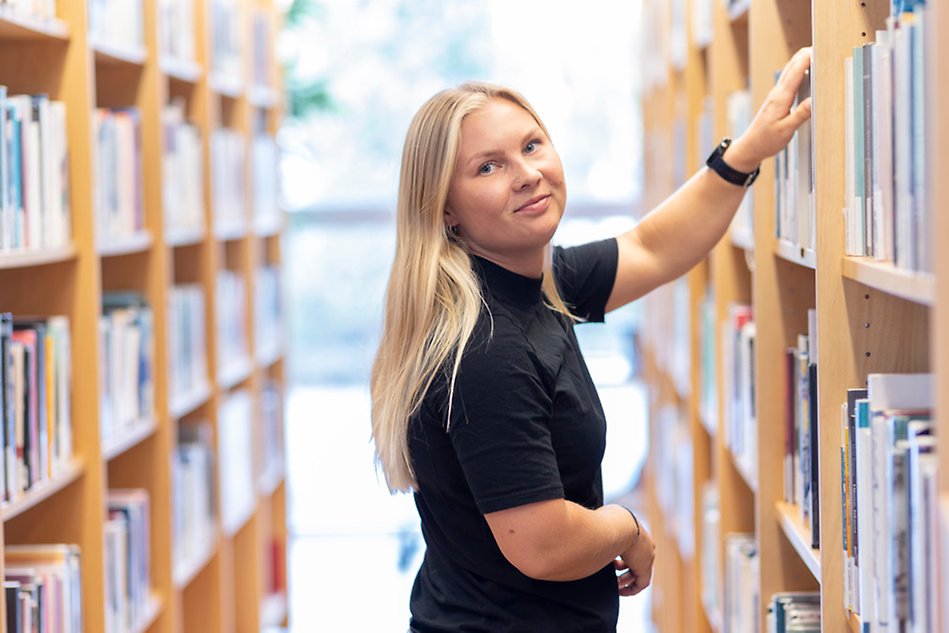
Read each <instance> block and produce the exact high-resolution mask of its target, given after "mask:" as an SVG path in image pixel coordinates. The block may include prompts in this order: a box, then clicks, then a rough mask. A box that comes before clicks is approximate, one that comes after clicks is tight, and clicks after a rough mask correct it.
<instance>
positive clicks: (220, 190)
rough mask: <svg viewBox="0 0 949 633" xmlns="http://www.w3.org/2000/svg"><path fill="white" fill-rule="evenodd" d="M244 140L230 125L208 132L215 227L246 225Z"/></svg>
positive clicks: (238, 227)
mask: <svg viewBox="0 0 949 633" xmlns="http://www.w3.org/2000/svg"><path fill="white" fill-rule="evenodd" d="M246 156H247V144H246V141H245V140H244V137H243V135H242V134H241V133H240V132H239V131H237V130H233V129H229V128H219V129H216V130H214V131H213V132H212V133H211V193H212V194H213V196H214V225H215V229H216V230H218V231H221V230H223V231H230V230H233V229H246V226H247V206H246V198H247V196H246V193H247V191H246V185H245V183H246V166H245V161H246Z"/></svg>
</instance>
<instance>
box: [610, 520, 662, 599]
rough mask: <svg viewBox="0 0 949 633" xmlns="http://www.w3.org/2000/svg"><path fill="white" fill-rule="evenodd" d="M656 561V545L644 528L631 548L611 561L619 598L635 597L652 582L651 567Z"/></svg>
mask: <svg viewBox="0 0 949 633" xmlns="http://www.w3.org/2000/svg"><path fill="white" fill-rule="evenodd" d="M655 560H656V543H655V541H653V540H652V536H651V535H650V534H649V532H648V531H647V530H646V528H645V527H642V528H641V529H640V533H639V537H638V538H637V539H636V542H635V543H633V546H632V547H630V548H629V549H628V550H627V551H625V552H623V553H622V554H621V555H620V557H619V558H617V559H616V560H615V561H613V567H615V568H616V571H618V572H622V573H620V574H619V575H617V576H616V587H617V589H618V590H619V595H621V596H635V595H636V594H637V593H639V592H640V591H642V590H643V589H645V588H646V587H648V586H649V583H650V582H651V581H652V565H653V562H654V561H655Z"/></svg>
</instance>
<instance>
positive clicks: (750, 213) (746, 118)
mask: <svg viewBox="0 0 949 633" xmlns="http://www.w3.org/2000/svg"><path fill="white" fill-rule="evenodd" d="M726 109H727V111H728V127H729V131H730V135H731V138H738V137H739V136H741V135H742V134H744V133H745V130H746V129H748V125H749V124H750V123H751V119H752V116H754V109H753V105H752V100H751V89H750V88H745V89H744V90H736V91H735V92H733V93H731V94H729V95H728V100H727V105H726ZM708 151H711V150H708ZM703 163H704V161H703ZM753 202H754V201H753V198H752V196H750V195H748V193H747V192H746V193H745V196H744V197H743V198H742V200H741V204H740V205H739V206H738V211H737V212H736V213H735V216H734V217H733V218H732V223H731V228H730V229H729V230H730V231H732V232H733V233H738V234H741V235H745V236H749V237H750V238H751V240H750V241H752V242H753V241H754V234H755V232H754V206H753Z"/></svg>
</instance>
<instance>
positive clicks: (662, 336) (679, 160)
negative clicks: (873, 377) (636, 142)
mask: <svg viewBox="0 0 949 633" xmlns="http://www.w3.org/2000/svg"><path fill="white" fill-rule="evenodd" d="M643 4H644V14H643V15H644V19H643V25H644V38H645V39H646V40H647V41H646V46H648V47H649V48H648V50H650V51H651V53H650V55H649V56H648V59H646V60H645V61H644V65H643V76H644V78H645V87H644V90H643V118H644V130H645V151H646V155H645V160H644V162H645V178H644V182H645V191H644V202H645V204H644V205H643V208H644V209H651V208H653V207H654V206H656V205H657V204H658V203H660V202H661V201H662V200H663V199H664V198H665V197H666V196H668V195H669V194H671V193H672V191H673V190H674V189H675V188H676V186H677V185H678V184H679V182H677V178H676V177H675V174H676V172H677V171H678V170H681V165H682V164H683V163H684V164H685V165H687V172H686V176H691V175H692V174H693V173H695V172H696V171H697V170H698V169H700V168H702V161H703V160H704V157H705V156H707V155H708V153H709V152H710V151H711V150H712V149H713V146H714V144H715V143H717V142H718V141H719V140H720V139H721V138H722V137H725V136H732V130H731V129H730V125H729V119H728V103H727V99H728V95H729V94H730V93H732V92H734V91H736V90H741V89H750V93H751V101H752V113H754V112H756V111H757V109H758V108H759V107H760V106H761V104H762V103H763V101H764V99H765V97H766V96H767V94H768V92H769V91H770V90H771V88H772V87H773V86H774V83H775V72H776V71H779V70H780V69H781V68H782V67H783V66H784V64H785V63H786V62H787V60H788V59H790V57H791V56H792V55H793V53H794V52H795V51H796V50H798V49H799V48H801V47H803V46H812V47H813V66H812V76H813V81H812V94H813V95H814V97H813V135H814V136H813V143H814V145H815V147H816V151H815V166H814V167H815V169H814V171H815V177H814V183H815V193H814V196H815V203H816V205H815V206H816V218H817V219H816V223H817V224H816V244H815V245H814V248H812V249H811V248H802V247H800V246H798V245H796V244H791V243H790V242H787V241H785V240H779V239H777V238H776V236H775V235H776V226H775V224H776V220H775V208H776V206H775V205H776V199H775V198H776V196H775V161H774V160H767V161H765V162H764V163H763V164H762V166H761V174H760V176H759V178H758V181H757V183H756V184H755V185H754V187H753V188H752V189H751V191H750V192H749V193H748V194H747V195H749V196H752V201H753V202H752V204H753V218H754V227H753V235H752V236H751V243H749V236H748V235H744V237H743V238H742V239H732V237H731V236H729V235H726V236H725V238H724V239H723V240H722V241H721V242H720V243H719V244H718V245H717V246H716V247H715V249H714V250H713V251H712V252H711V253H710V255H709V257H708V258H707V259H706V260H705V261H703V262H702V263H700V264H699V265H698V266H697V267H696V268H695V269H694V270H693V271H691V272H690V273H689V274H688V275H687V277H686V280H685V281H681V280H680V281H678V282H673V284H670V286H672V287H675V286H676V285H677V284H687V286H688V301H687V302H685V303H683V302H682V301H676V300H675V298H674V295H675V291H673V290H670V288H662V289H659V290H657V291H656V292H655V293H653V295H651V296H650V297H647V299H646V301H647V309H646V312H647V316H646V319H645V325H644V331H643V340H644V345H643V350H644V368H645V370H644V373H645V377H646V380H647V382H648V384H649V390H650V394H651V397H650V401H649V402H650V417H651V421H650V425H651V426H650V430H651V435H650V437H651V445H650V461H649V465H648V468H647V483H648V495H647V498H648V500H649V508H648V509H649V513H650V516H649V519H650V524H651V527H652V529H653V531H654V532H655V536H656V541H657V543H658V551H657V571H656V574H655V579H654V589H655V590H654V593H653V600H654V609H653V614H654V619H655V621H656V625H657V628H658V630H660V631H662V632H664V633H668V632H674V633H678V632H685V631H689V632H691V631H714V630H721V629H720V627H721V626H723V623H722V621H721V617H722V614H721V613H718V612H716V609H715V608H714V605H709V604H707V603H706V601H704V600H703V596H704V595H706V594H707V593H712V594H714V590H715V588H714V587H709V586H708V580H709V579H708V576H707V575H706V574H704V573H703V569H702V565H701V564H700V563H696V561H697V560H699V559H700V557H701V556H702V555H703V554H702V552H703V550H704V549H705V545H703V538H705V535H704V534H703V524H702V511H703V509H702V503H701V500H700V495H701V491H702V489H703V486H710V487H711V489H712V490H714V491H715V493H716V495H717V498H718V507H719V515H720V524H719V529H718V538H719V539H720V540H721V542H719V543H718V544H717V552H718V561H717V563H718V567H717V568H716V569H714V570H713V571H714V573H713V577H714V580H713V581H714V583H715V584H717V589H718V591H719V594H720V592H721V587H722V585H723V576H724V569H723V567H722V562H723V561H724V536H725V535H726V534H729V533H735V532H738V533H746V534H750V535H753V536H754V539H755V544H756V546H757V551H758V555H759V564H760V578H759V579H758V593H759V595H760V605H761V606H760V611H759V614H758V616H759V626H760V628H761V630H765V628H764V627H765V617H766V612H767V608H768V604H769V599H770V597H771V595H772V594H774V593H777V592H781V591H819V592H820V594H821V613H822V630H823V631H828V632H831V633H843V632H852V633H858V630H859V626H860V624H859V622H858V620H857V618H856V617H855V616H853V615H852V614H851V613H850V612H849V610H848V608H847V605H846V602H845V595H844V566H845V556H844V552H843V551H842V547H841V545H840V543H841V542H842V538H843V533H842V529H843V528H842V516H841V505H842V499H841V481H840V449H841V437H840V426H839V423H838V421H839V419H840V405H841V402H843V401H845V400H846V390H847V389H848V388H856V387H861V386H864V385H865V384H866V380H867V376H868V375H869V374H871V373H879V372H886V373H911V372H934V373H935V375H936V383H937V398H936V411H935V416H936V420H937V435H938V436H940V437H942V438H945V437H946V436H949V414H947V411H949V307H947V306H949V249H947V248H945V247H943V246H942V242H944V241H945V240H946V239H949V220H947V216H946V214H945V213H940V212H938V211H936V210H939V209H942V208H944V207H945V206H946V205H949V168H947V166H946V165H947V161H946V156H945V153H946V151H945V149H944V148H945V147H947V146H949V124H947V123H946V121H945V120H943V119H944V117H940V116H938V115H936V114H935V113H940V112H943V111H945V110H946V108H947V107H949V88H947V86H946V82H945V81H943V79H944V77H945V75H946V72H947V71H949V63H947V62H946V59H949V49H947V44H946V43H945V38H940V36H938V35H936V36H934V37H932V40H931V41H930V42H928V44H929V45H930V48H929V50H928V53H927V55H928V57H927V65H928V69H927V72H928V73H929V80H928V85H927V91H928V93H929V97H928V102H927V107H928V108H929V109H930V112H932V113H934V115H933V116H931V117H930V118H929V122H928V125H929V126H930V127H929V128H928V130H929V131H928V135H929V136H930V138H931V139H932V140H931V142H930V143H929V147H930V152H931V154H930V156H929V159H928V165H929V166H930V172H929V173H928V175H927V177H928V185H929V187H930V206H931V207H932V209H933V210H934V212H933V213H932V216H933V218H934V223H935V225H934V227H933V231H932V234H933V235H932V237H931V239H933V242H932V244H933V246H932V249H931V250H932V252H933V253H934V257H935V263H934V271H935V272H934V273H932V274H913V273H907V272H904V271H901V270H898V269H896V268H894V267H893V266H892V265H889V264H881V263H876V262H871V261H869V260H868V259H867V258H852V257H845V249H844V243H845V221H844V215H843V214H842V213H841V208H842V207H843V205H844V200H845V185H846V182H845V169H844V164H845V139H844V129H845V126H846V121H845V110H844V108H843V107H842V104H843V103H844V98H845V95H844V85H845V84H844V60H845V58H847V57H850V56H851V55H852V54H853V49H854V47H855V46H859V45H862V44H864V43H867V42H870V41H873V40H874V39H875V37H874V36H875V31H876V30H879V29H885V28H886V18H887V17H888V16H889V13H890V9H891V3H889V2H887V1H886V0H867V1H866V2H851V3H847V2H843V3H842V2H836V1H834V0H814V1H813V2H807V3H800V2H796V1H794V0H754V1H753V2H735V3H733V4H734V6H735V7H736V8H735V9H734V10H733V11H731V12H730V11H729V9H728V7H727V4H728V3H727V2H724V1H723V0H682V2H672V3H670V2H663V1H661V0H644V3H643ZM677 4H678V5H682V4H684V5H685V7H686V9H685V10H686V17H685V20H684V21H683V22H682V23H681V24H677V23H676V20H677V18H676V11H677V9H676V8H675V6H674V5H677ZM699 4H702V5H710V8H709V7H708V6H705V7H704V8H706V9H708V10H709V11H710V12H711V15H712V23H711V29H710V32H711V37H710V38H709V37H708V36H707V34H706V33H704V32H690V31H692V29H693V27H694V26H695V23H693V21H692V19H691V18H692V13H691V12H692V11H695V10H696V7H697V6H698V5H699ZM927 11H928V16H927V18H926V19H927V20H928V23H927V30H928V31H929V33H942V32H944V31H945V30H946V29H949V9H947V8H946V7H945V6H942V5H940V4H938V3H936V4H932V5H931V6H929V7H927ZM682 29H685V30H686V32H690V34H689V36H688V37H687V42H688V43H687V48H686V50H687V54H686V55H685V56H684V60H685V62H684V66H683V65H682V64H681V63H678V62H677V61H676V59H675V57H676V46H677V42H680V39H679V38H680V37H681V35H680V33H679V31H681V30H682ZM930 62H931V63H930ZM706 100H707V101H706ZM680 101H683V102H685V103H687V104H688V106H687V107H685V108H682V107H677V102H680ZM705 102H707V103H709V104H710V107H711V119H712V124H711V130H712V132H711V134H709V133H708V131H707V128H703V125H706V126H707V124H703V123H701V121H702V120H703V118H704V117H708V116H709V115H708V113H706V114H702V113H703V105H702V104H703V103H705ZM683 125H684V126H685V129H686V131H687V132H686V138H685V139H684V140H682V139H679V138H678V136H677V135H678V132H677V130H680V129H681V128H682V126H683ZM683 154H684V155H683ZM696 214H701V209H696ZM709 297H710V298H711V299H709ZM709 300H710V301H713V302H714V309H713V313H714V317H713V318H712V319H711V321H712V327H711V333H712V334H711V335H712V336H713V337H714V344H713V345H712V347H711V348H710V349H713V350H714V352H713V354H714V363H712V364H711V366H712V367H713V368H714V371H713V374H714V378H716V381H715V382H716V394H717V419H716V420H711V428H708V425H703V423H702V419H703V418H704V417H710V416H711V415H713V412H710V411H708V409H707V408H706V407H705V405H704V404H703V398H704V397H705V396H704V393H703V388H704V387H703V380H704V378H703V371H702V368H701V367H700V365H702V362H703V361H702V353H703V352H702V348H703V345H704V343H703V337H704V336H708V333H707V332H705V333H703V328H702V327H700V326H699V325H697V324H700V323H701V322H702V319H703V302H705V301H709ZM733 302H740V303H746V304H748V305H750V306H752V313H753V315H754V321H755V326H756V333H755V345H754V389H755V393H754V401H755V407H756V408H755V414H756V419H757V420H758V433H757V444H756V451H757V465H756V466H755V467H753V468H747V467H746V464H743V463H741V462H739V461H738V460H736V459H735V458H734V456H733V455H732V452H731V450H730V449H729V448H728V445H727V438H726V437H725V435H726V434H725V429H726V425H725V415H726V407H725V400H726V394H725V393H724V392H723V385H722V376H721V374H722V373H723V361H724V359H723V351H722V344H721V338H722V327H723V325H724V324H725V323H726V321H727V317H728V306H729V305H730V304H731V303H733ZM815 308H816V311H817V341H818V345H817V355H818V358H817V365H818V368H819V372H818V389H817V392H818V394H819V396H818V398H819V399H818V415H819V417H818V419H819V420H820V425H819V438H818V446H819V454H818V465H819V472H820V485H819V496H820V525H819V540H820V542H821V543H822V544H826V547H823V548H820V549H813V548H812V547H811V542H810V541H811V535H810V534H809V529H808V528H807V527H806V526H805V525H804V523H802V521H801V510H800V508H799V507H796V506H794V505H792V504H788V503H786V502H785V500H784V472H783V469H782V468H781V467H778V466H777V465H778V464H782V463H783V461H784V455H785V444H784V441H785V440H784V436H783V433H782V432H780V431H779V429H780V428H781V423H780V422H779V421H782V420H784V419H785V416H786V412H785V389H786V376H785V369H784V355H785V353H786V350H787V349H788V348H789V347H794V346H796V344H797V337H798V335H799V334H802V333H805V332H807V329H808V310H810V309H815ZM680 313H681V316H682V317H683V318H687V319H689V320H690V327H689V328H687V329H678V330H677V329H676V328H674V327H670V326H669V322H670V321H674V320H675V319H678V318H680ZM683 336H684V337H685V338H684V339H683V340H681V341H680V340H677V339H676V338H675V337H680V338H682V337H683ZM683 343H684V344H685V345H687V346H689V349H688V353H686V354H684V355H683V354H681V353H678V356H679V357H682V358H686V359H687V362H689V363H691V367H690V368H689V372H688V375H689V376H690V379H689V381H690V384H688V385H685V386H684V387H683V386H682V385H679V384H677V382H679V381H680V376H681V375H682V372H681V370H680V368H678V367H677V364H678V363H681V362H682V360H681V358H677V352H675V351H674V350H676V349H678V348H680V347H681V346H682V344H683ZM670 410H674V411H675V412H676V413H675V415H673V416H671V418H670V414H669V413H668V412H669V411H670ZM673 419H674V420H673ZM670 420H672V421H676V420H677V423H678V425H679V429H680V431H679V432H680V433H681V430H682V429H685V430H687V433H685V434H684V435H679V436H677V439H676V441H677V442H678V446H686V445H687V446H688V447H689V449H690V450H691V454H692V469H691V471H690V474H691V478H692V484H693V488H692V491H691V494H692V495H693V497H692V503H691V514H692V516H691V517H690V518H691V523H690V524H689V527H687V528H685V529H691V530H693V532H694V533H693V534H691V535H690V537H691V538H687V539H683V538H682V535H681V532H682V530H683V527H682V516H681V514H682V512H683V510H681V509H676V510H675V511H673V512H672V513H671V514H670V512H669V508H670V507H674V506H675V503H674V502H672V501H670V500H669V499H665V498H663V496H664V495H666V494H668V490H667V488H666V487H664V486H665V483H664V482H665V480H666V478H668V477H670V474H669V473H668V472H665V471H668V470H670V469H675V463H674V460H673V459H672V458H671V457H670V456H669V455H668V454H665V451H668V445H666V444H664V443H663V442H661V441H660V442H657V441H656V440H655V438H662V437H663V433H668V431H667V430H666V429H665V427H668V426H669V425H670V424H672V421H670ZM765 421H767V422H765ZM939 455H940V457H939V462H940V495H941V499H943V500H944V501H943V503H944V504H946V507H947V508H949V458H947V456H946V455H947V452H946V451H940V453H939ZM671 476H672V477H673V478H675V476H676V474H673V475H671ZM678 484H679V485H680V486H681V485H682V482H681V481H678ZM675 492H676V495H677V497H681V496H682V489H681V488H677V489H676V490H675ZM941 530H942V532H941V533H942V534H946V533H947V532H946V528H945V527H943V528H941ZM690 540H691V542H692V543H694V552H686V553H687V554H688V555H684V553H683V551H681V548H682V543H683V541H685V542H688V541H690ZM941 548H942V558H941V561H942V562H941V563H940V565H939V566H938V567H939V570H938V576H939V577H940V579H941V583H942V584H941V586H940V588H939V592H940V593H938V594H937V595H940V596H943V597H944V596H946V595H949V594H947V591H949V581H947V579H949V569H947V568H946V561H949V543H941ZM944 617H945V616H944ZM937 630H938V631H943V632H944V633H945V632H949V622H945V621H944V622H942V623H941V628H939V629H937Z"/></svg>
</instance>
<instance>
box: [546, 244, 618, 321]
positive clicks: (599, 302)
mask: <svg viewBox="0 0 949 633" xmlns="http://www.w3.org/2000/svg"><path fill="white" fill-rule="evenodd" d="M618 258H619V250H618V246H617V244H616V239H615V238H610V239H607V240H600V241H597V242H590V243H588V244H583V245H581V246H573V247H569V248H564V247H560V246H555V247H554V251H553V273H554V279H555V280H556V282H557V290H558V291H560V295H561V297H562V298H563V300H564V301H565V302H566V304H567V306H569V307H570V310H571V311H572V312H573V313H574V314H575V315H577V316H578V317H580V318H582V319H584V320H586V321H592V322H596V323H600V322H602V321H603V318H604V316H605V314H606V302H607V301H609V298H610V293H612V292H613V283H614V282H615V281H616V266H617V261H618Z"/></svg>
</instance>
